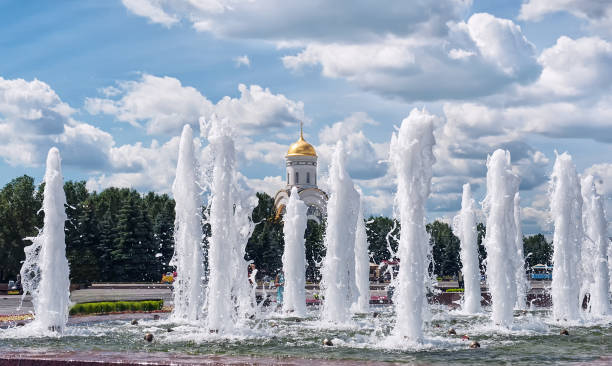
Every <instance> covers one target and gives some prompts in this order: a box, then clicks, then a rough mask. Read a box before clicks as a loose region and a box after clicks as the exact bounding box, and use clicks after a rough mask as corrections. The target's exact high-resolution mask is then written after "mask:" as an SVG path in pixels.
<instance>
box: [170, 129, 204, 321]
mask: <svg viewBox="0 0 612 366" xmlns="http://www.w3.org/2000/svg"><path fill="white" fill-rule="evenodd" d="M196 169H197V165H196V159H195V154H194V143H193V131H192V129H191V127H190V126H189V125H185V126H184V127H183V132H182V134H181V141H180V144H179V155H178V162H177V166H176V178H175V180H174V184H173V185H172V194H173V195H174V200H175V202H176V206H175V212H176V217H175V220H174V256H173V257H172V260H171V261H170V265H172V266H176V271H177V273H178V274H179V275H178V276H177V278H176V279H175V281H174V283H173V287H174V291H173V304H174V308H173V309H172V315H171V317H172V319H173V320H174V321H189V322H195V321H197V320H199V319H201V318H202V311H203V304H204V290H203V285H204V258H203V255H202V213H201V210H202V208H201V205H200V202H201V197H200V194H201V189H200V187H199V186H198V184H197V174H196Z"/></svg>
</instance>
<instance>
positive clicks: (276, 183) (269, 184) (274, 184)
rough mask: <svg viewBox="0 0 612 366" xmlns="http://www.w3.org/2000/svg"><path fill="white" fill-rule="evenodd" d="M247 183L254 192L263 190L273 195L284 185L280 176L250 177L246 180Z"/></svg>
mask: <svg viewBox="0 0 612 366" xmlns="http://www.w3.org/2000/svg"><path fill="white" fill-rule="evenodd" d="M246 183H247V185H248V186H249V187H250V188H251V189H252V190H253V191H255V192H264V193H267V194H268V195H269V196H271V197H274V195H275V194H276V192H278V190H279V189H280V188H281V187H283V186H284V185H285V181H284V180H283V178H281V177H280V176H274V177H264V178H263V179H258V178H251V179H247V180H246Z"/></svg>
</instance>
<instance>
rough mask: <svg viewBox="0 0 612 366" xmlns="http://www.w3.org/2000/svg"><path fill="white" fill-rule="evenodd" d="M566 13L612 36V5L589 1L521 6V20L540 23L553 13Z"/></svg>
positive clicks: (543, 0)
mask: <svg viewBox="0 0 612 366" xmlns="http://www.w3.org/2000/svg"><path fill="white" fill-rule="evenodd" d="M558 12H566V13H569V14H572V15H573V16H575V17H578V18H580V19H584V20H586V21H587V22H588V23H589V25H590V26H591V28H593V29H594V30H596V31H603V32H607V33H608V34H612V32H610V29H612V3H610V2H609V1H598V0H595V1H588V0H527V1H525V2H524V3H523V4H522V5H521V10H520V13H519V19H521V20H528V21H539V20H541V19H542V18H543V17H544V16H546V15H548V14H552V13H558Z"/></svg>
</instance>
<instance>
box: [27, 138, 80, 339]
mask: <svg viewBox="0 0 612 366" xmlns="http://www.w3.org/2000/svg"><path fill="white" fill-rule="evenodd" d="M44 183H45V189H44V199H43V207H42V210H43V212H44V214H45V218H44V226H43V228H42V230H41V232H40V233H39V234H38V236H37V237H36V238H32V239H31V240H32V244H31V245H30V246H28V247H26V248H25V254H26V259H25V261H24V263H23V266H22V267H21V278H22V284H23V292H24V297H25V294H26V293H30V294H31V295H32V303H33V305H34V313H35V314H36V318H35V319H34V321H33V322H32V323H31V324H29V326H30V328H32V329H36V330H38V331H39V332H42V333H44V332H45V331H47V330H51V331H55V332H58V333H62V332H63V331H64V328H65V326H66V322H67V321H68V308H69V307H70V291H69V290H70V280H69V278H68V275H69V269H68V260H66V242H65V234H64V222H65V221H66V219H67V217H66V210H65V207H64V206H65V205H66V194H65V193H64V178H63V177H62V167H61V158H60V153H59V150H58V149H57V148H55V147H52V148H51V149H50V150H49V154H48V155H47V169H46V172H45V179H44Z"/></svg>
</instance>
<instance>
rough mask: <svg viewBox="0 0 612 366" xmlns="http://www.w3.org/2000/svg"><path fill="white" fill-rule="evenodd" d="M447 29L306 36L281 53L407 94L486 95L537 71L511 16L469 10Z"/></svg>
mask: <svg viewBox="0 0 612 366" xmlns="http://www.w3.org/2000/svg"><path fill="white" fill-rule="evenodd" d="M447 33H448V34H446V33H445V34H444V36H443V37H420V36H406V37H398V36H396V35H388V36H386V37H384V38H380V39H376V40H375V41H372V42H365V41H355V42H353V43H348V42H343V43H339V42H335V43H322V42H311V43H308V44H307V45H306V46H305V47H304V48H303V49H302V50H301V51H299V52H298V53H297V54H295V55H288V56H285V57H283V63H284V65H285V67H287V68H289V69H292V70H300V69H303V68H305V67H308V66H317V65H320V67H321V72H322V74H323V75H324V76H327V77H331V78H344V79H346V80H348V81H349V82H352V83H355V84H357V85H358V86H360V87H362V88H364V89H366V90H372V91H375V92H377V93H380V94H384V95H392V96H401V97H403V98H405V99H408V100H436V99H449V98H451V99H454V98H467V97H471V96H482V95H489V94H492V93H494V92H497V91H499V90H501V89H503V88H504V87H506V86H508V85H512V84H514V83H527V82H531V81H533V80H534V79H535V78H536V77H537V76H538V74H539V73H540V70H541V67H540V65H539V64H538V63H537V60H536V55H535V47H534V46H533V45H532V44H531V43H530V42H529V41H528V40H527V39H526V38H525V37H524V36H523V34H522V32H521V29H520V27H519V26H517V25H516V24H514V23H513V22H512V21H511V20H507V19H501V18H496V17H494V16H492V15H490V14H486V13H479V14H474V15H472V16H471V17H470V18H469V20H468V21H467V23H466V22H460V21H455V22H449V23H448V32H447Z"/></svg>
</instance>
